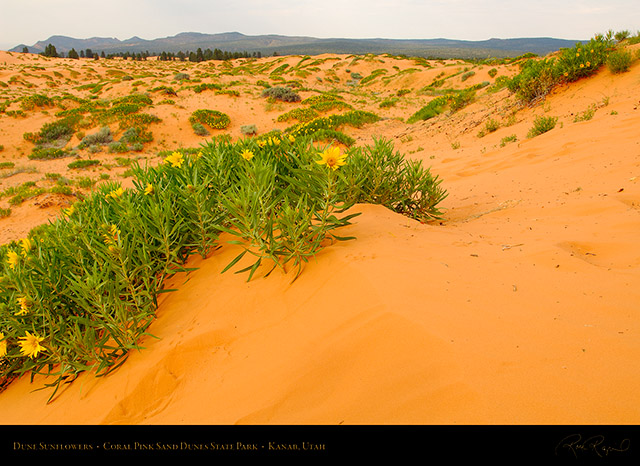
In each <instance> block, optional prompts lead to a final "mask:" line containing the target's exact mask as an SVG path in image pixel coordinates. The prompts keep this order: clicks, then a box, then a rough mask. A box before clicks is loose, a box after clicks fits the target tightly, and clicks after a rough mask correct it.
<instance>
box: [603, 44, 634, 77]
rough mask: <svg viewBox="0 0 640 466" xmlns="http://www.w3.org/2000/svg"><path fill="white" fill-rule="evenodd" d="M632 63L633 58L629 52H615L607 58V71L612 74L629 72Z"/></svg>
mask: <svg viewBox="0 0 640 466" xmlns="http://www.w3.org/2000/svg"><path fill="white" fill-rule="evenodd" d="M632 61H633V57H632V56H631V53H630V52H628V51H626V50H624V49H623V50H616V51H614V52H611V54H609V57H608V58H607V67H608V68H609V71H611V72H612V73H614V74H617V73H624V72H625V71H629V67H630V66H631V62H632Z"/></svg>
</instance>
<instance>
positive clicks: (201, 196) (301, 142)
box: [0, 138, 445, 397]
mask: <svg viewBox="0 0 640 466" xmlns="http://www.w3.org/2000/svg"><path fill="white" fill-rule="evenodd" d="M281 146H286V147H285V148H284V149H283V148H282V147H281ZM334 149H335V148H326V150H325V151H322V149H319V148H318V147H317V145H314V144H313V142H312V141H311V138H299V139H295V141H294V142H291V143H290V142H288V139H285V140H283V141H282V142H281V145H277V144H276V145H275V146H271V147H264V148H261V147H260V146H258V144H257V142H256V141H254V140H252V139H249V140H243V141H239V142H238V143H235V144H233V143H231V142H230V141H229V140H228V139H225V140H222V139H219V140H214V141H211V142H210V143H209V144H207V145H206V146H202V147H200V148H197V149H195V150H193V151H192V150H184V151H180V152H178V151H176V152H175V153H170V154H169V155H168V156H167V158H166V159H165V161H164V162H165V163H163V164H161V165H159V166H154V167H150V168H142V167H140V166H139V165H138V164H134V165H133V167H132V168H131V173H132V175H133V180H132V184H133V187H132V188H130V189H124V188H123V187H122V186H121V185H120V184H118V183H114V182H105V183H102V184H100V185H99V186H98V187H97V188H96V189H95V190H94V191H93V192H92V193H90V194H89V195H87V196H84V197H83V198H82V199H81V200H79V201H78V202H76V203H75V204H73V205H72V206H71V207H70V208H68V209H65V210H64V213H63V215H62V216H61V217H60V218H58V219H56V220H55V221H54V222H50V223H48V224H43V225H41V226H39V227H37V228H35V229H34V230H32V231H31V232H30V233H29V235H28V238H27V240H26V241H22V242H16V241H14V242H11V243H9V244H6V245H2V246H0V259H1V260H0V275H2V276H3V281H2V287H0V327H1V328H2V331H3V338H4V340H3V341H4V342H5V343H6V357H5V358H4V359H3V364H2V365H1V368H0V377H10V376H12V375H19V374H29V373H31V374H42V375H44V376H47V375H49V376H51V377H52V378H53V380H50V381H49V380H47V383H46V386H48V387H51V388H52V389H53V393H52V394H51V397H53V396H54V395H55V393H56V390H57V389H58V388H60V387H61V386H62V384H63V383H65V382H68V381H69V378H71V379H73V377H75V376H76V375H77V374H79V373H81V372H85V371H89V372H94V373H95V374H96V375H98V376H102V375H105V374H108V373H110V372H111V371H113V370H114V369H116V368H118V367H119V366H120V365H121V364H122V363H123V362H124V361H125V359H126V356H127V354H129V353H130V351H131V350H132V349H140V346H139V342H140V339H141V338H142V337H143V336H145V335H148V329H149V326H150V324H151V323H152V322H153V320H154V318H155V316H156V309H157V302H158V298H159V295H160V293H161V292H162V290H164V289H165V288H166V279H167V277H169V276H172V275H174V274H176V273H177V272H187V271H189V270H190V269H187V268H186V262H187V260H188V259H189V258H190V257H191V256H192V255H193V254H200V255H201V256H202V257H207V256H208V255H209V254H211V253H214V251H216V250H218V249H219V248H220V247H224V245H223V244H222V241H224V239H223V238H224V237H221V234H222V233H224V234H225V235H226V236H230V237H231V238H232V241H231V242H232V243H233V244H234V247H236V248H237V247H239V248H240V249H241V251H240V253H239V254H238V256H236V258H234V259H233V260H232V261H230V262H229V263H228V264H227V265H226V267H225V268H224V269H223V271H225V272H226V271H229V270H232V269H239V270H237V272H236V273H247V274H248V279H249V280H250V279H251V278H252V277H253V276H254V275H255V274H258V273H261V274H262V273H263V274H264V275H268V274H269V273H270V272H271V271H272V270H274V269H276V268H277V269H280V270H282V271H284V272H286V271H287V270H293V274H294V275H295V276H294V277H293V279H295V278H296V277H297V276H298V275H299V274H300V273H301V271H302V268H303V266H304V264H306V263H307V262H309V260H310V259H311V258H313V257H315V256H316V255H317V254H318V252H320V251H321V250H323V249H324V248H325V247H327V246H329V245H330V244H331V243H332V242H335V241H343V240H347V239H352V238H345V237H343V236H340V235H339V229H340V228H342V227H343V226H346V225H348V224H349V223H350V221H351V219H353V218H354V217H355V216H356V215H357V212H355V213H350V214H347V213H346V212H345V211H346V210H347V209H349V208H351V207H353V205H354V203H355V202H375V203H379V204H382V205H386V206H388V207H389V208H392V209H394V210H396V211H398V212H401V213H403V214H405V215H408V216H411V217H413V218H417V219H420V220H429V219H432V218H434V216H437V213H438V211H437V203H438V202H439V201H440V200H442V199H443V198H444V196H445V192H444V191H443V190H442V189H441V188H440V186H439V184H440V182H439V181H438V180H437V177H436V178H433V177H432V176H431V175H430V173H429V171H428V170H426V169H425V168H423V167H422V165H421V162H420V161H407V160H404V159H403V157H402V156H400V155H399V154H394V153H393V148H392V145H391V143H383V142H377V143H376V146H375V147H373V148H359V149H355V150H353V151H351V152H348V153H344V154H341V153H340V152H339V151H338V152H336V151H335V150H334ZM323 161H324V164H320V163H318V162H323ZM330 161H331V165H329V162H330ZM337 162H339V163H337ZM341 163H346V165H345V166H342V167H340V168H339V169H338V167H339V165H340V164H341ZM327 165H329V166H327ZM330 167H332V168H334V169H331V168H330ZM363 181H364V183H362V182H363ZM37 189H38V188H37V187H36V186H33V185H32V186H25V187H23V188H21V190H23V191H24V194H27V193H30V194H33V193H34V192H37ZM40 189H41V188H40ZM56 189H59V190H60V191H63V190H65V192H71V191H70V189H71V188H70V187H69V186H60V187H57V188H56ZM16 192H17V191H16ZM40 192H41V191H40ZM7 195H9V194H7ZM221 238H222V239H221ZM165 291H167V292H168V291H170V290H165ZM22 311H24V313H23V312H22ZM25 332H29V333H30V334H31V335H35V336H37V337H38V338H41V340H40V343H41V346H42V349H41V351H38V352H37V354H36V353H35V352H34V353H30V354H29V356H30V357H24V355H22V354H21V352H20V345H19V341H20V340H19V339H20V338H23V337H24V336H25ZM4 362H6V363H7V364H4Z"/></svg>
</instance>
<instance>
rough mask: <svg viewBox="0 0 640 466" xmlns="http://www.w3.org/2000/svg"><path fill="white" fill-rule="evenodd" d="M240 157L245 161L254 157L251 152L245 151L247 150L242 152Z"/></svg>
mask: <svg viewBox="0 0 640 466" xmlns="http://www.w3.org/2000/svg"><path fill="white" fill-rule="evenodd" d="M240 155H241V156H242V158H243V159H245V160H251V159H252V158H253V156H254V154H253V152H251V151H250V150H247V149H245V150H243V151H242V153H241V154H240Z"/></svg>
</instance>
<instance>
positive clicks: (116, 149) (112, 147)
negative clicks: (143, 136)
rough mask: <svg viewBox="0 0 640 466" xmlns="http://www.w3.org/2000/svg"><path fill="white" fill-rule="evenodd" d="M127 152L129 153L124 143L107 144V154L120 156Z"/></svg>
mask: <svg viewBox="0 0 640 466" xmlns="http://www.w3.org/2000/svg"><path fill="white" fill-rule="evenodd" d="M129 151H130V149H129V146H128V144H127V143H125V142H120V141H114V142H112V143H111V144H109V152H111V153H116V154H122V153H124V152H129Z"/></svg>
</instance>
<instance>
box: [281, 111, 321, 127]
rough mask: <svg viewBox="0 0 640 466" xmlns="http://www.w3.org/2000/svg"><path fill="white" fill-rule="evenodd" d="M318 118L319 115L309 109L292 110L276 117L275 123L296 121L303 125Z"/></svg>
mask: <svg viewBox="0 0 640 466" xmlns="http://www.w3.org/2000/svg"><path fill="white" fill-rule="evenodd" d="M318 116H319V113H318V112H317V111H316V110H314V109H312V108H310V107H303V108H294V109H293V110H290V111H288V112H286V113H283V114H282V115H280V116H278V120H277V121H281V122H282V121H290V120H298V121H299V122H301V123H305V122H307V121H311V120H313V119H314V118H317V117H318Z"/></svg>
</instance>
